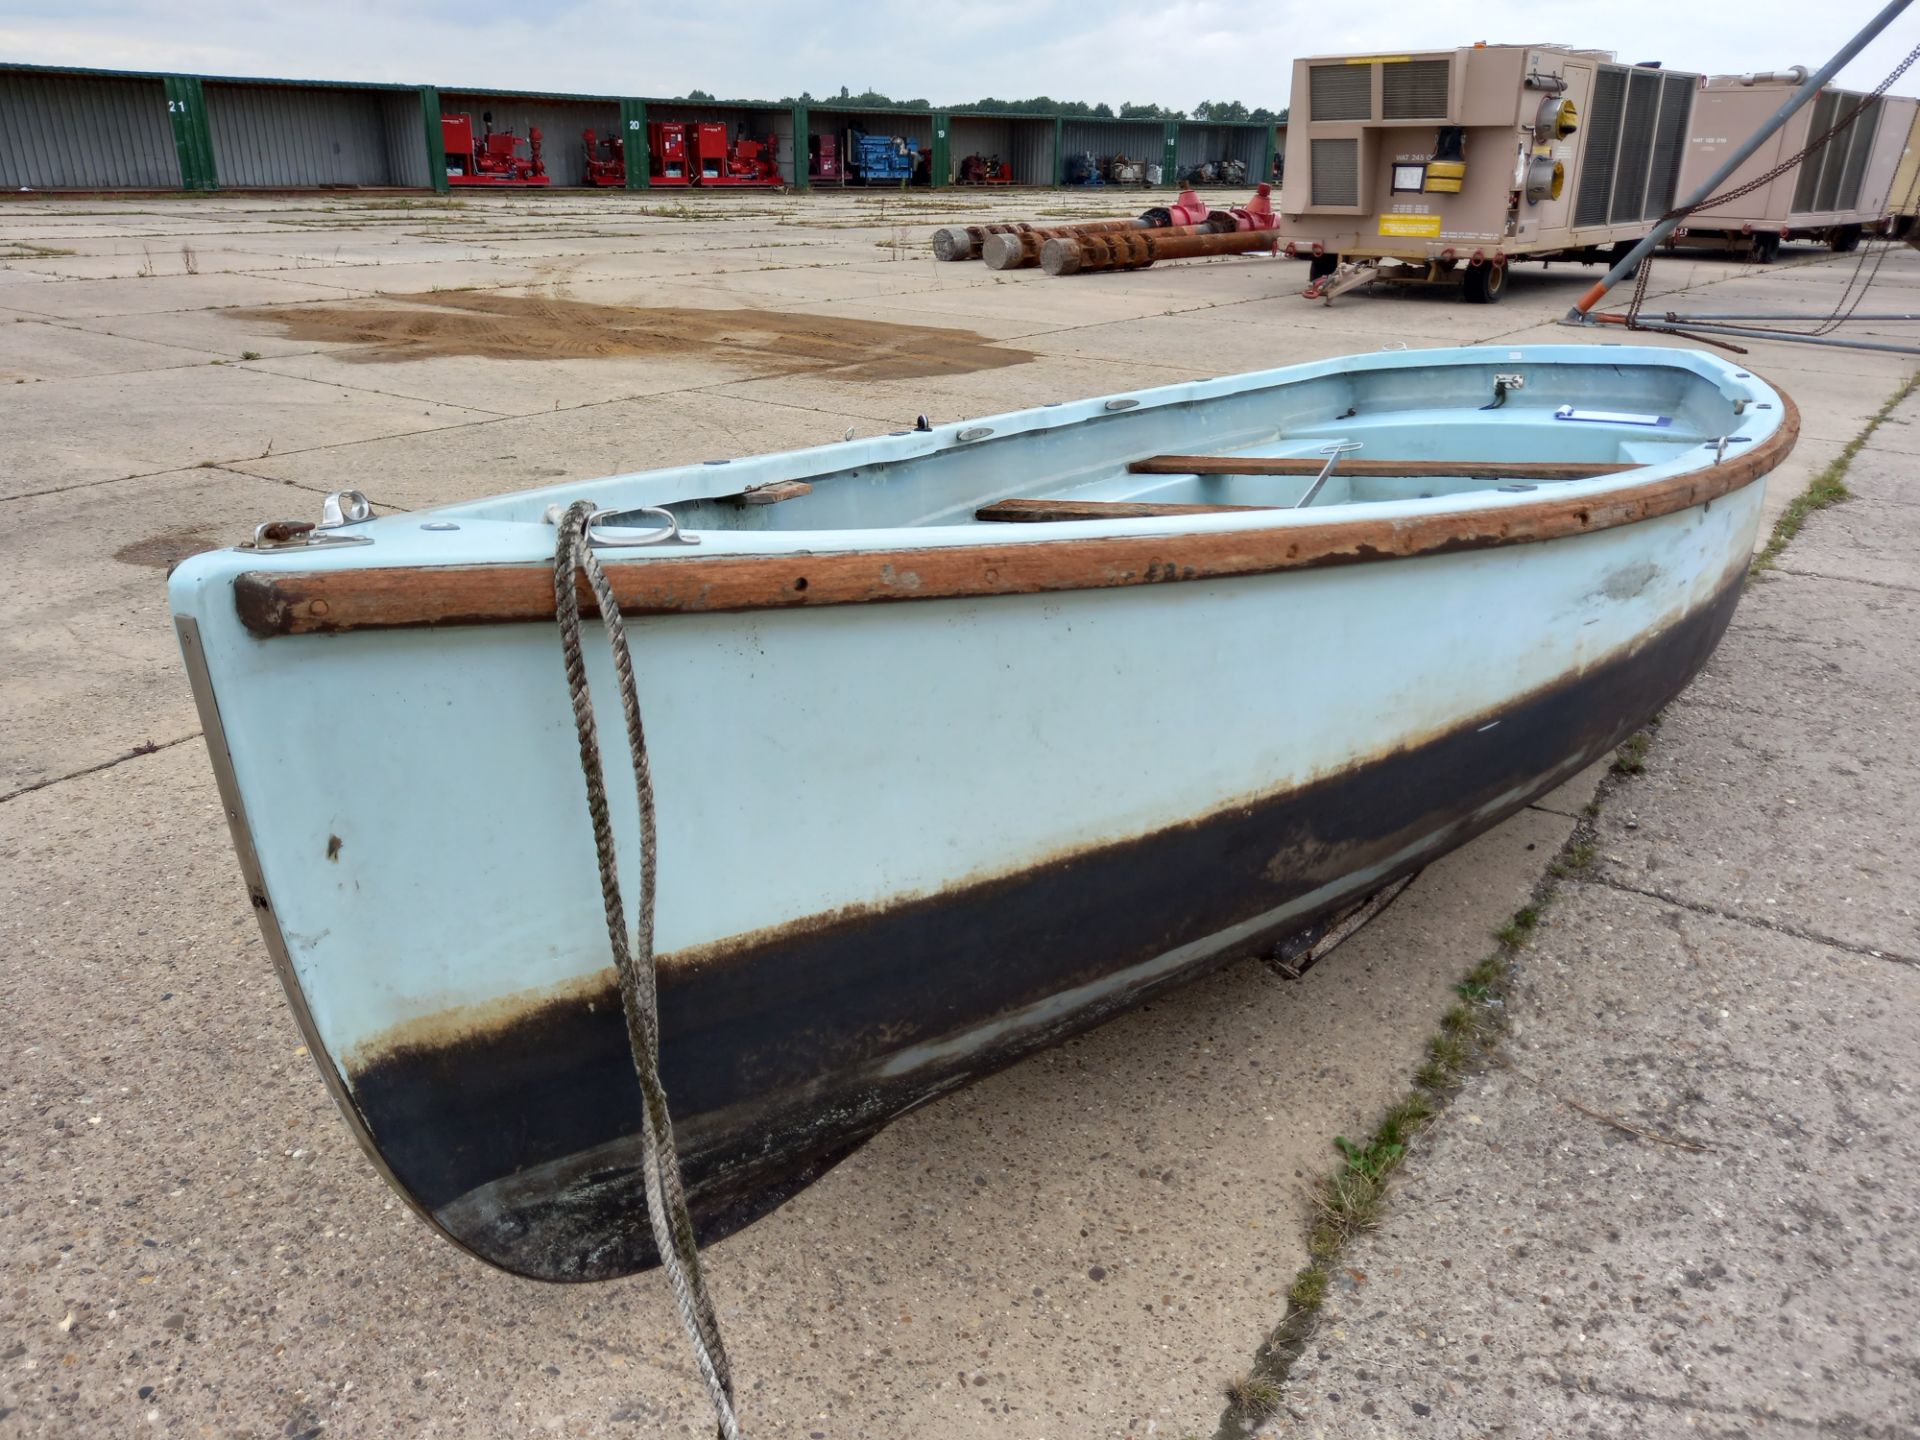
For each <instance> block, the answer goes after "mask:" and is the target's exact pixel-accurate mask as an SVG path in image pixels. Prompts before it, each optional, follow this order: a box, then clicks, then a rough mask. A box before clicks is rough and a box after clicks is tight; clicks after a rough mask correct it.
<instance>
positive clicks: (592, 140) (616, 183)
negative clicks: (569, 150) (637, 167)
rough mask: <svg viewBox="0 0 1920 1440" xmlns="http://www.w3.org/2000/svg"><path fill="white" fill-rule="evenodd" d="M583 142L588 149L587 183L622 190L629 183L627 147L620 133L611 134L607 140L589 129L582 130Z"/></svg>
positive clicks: (581, 137)
mask: <svg viewBox="0 0 1920 1440" xmlns="http://www.w3.org/2000/svg"><path fill="white" fill-rule="evenodd" d="M580 140H581V143H582V144H584V145H585V146H586V151H587V183H588V184H589V185H604V186H606V187H607V188H608V189H610V190H620V189H624V188H625V187H626V183H627V147H626V143H625V142H624V141H622V140H621V138H620V137H619V136H618V135H609V136H607V138H606V139H605V140H602V139H601V138H600V137H599V136H597V135H596V134H594V132H593V131H592V130H591V129H589V130H585V131H582V132H581V135H580Z"/></svg>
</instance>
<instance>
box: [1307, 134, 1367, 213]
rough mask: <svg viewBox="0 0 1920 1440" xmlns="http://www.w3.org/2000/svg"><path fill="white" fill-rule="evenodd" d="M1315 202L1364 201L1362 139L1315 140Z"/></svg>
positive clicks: (1313, 160)
mask: <svg viewBox="0 0 1920 1440" xmlns="http://www.w3.org/2000/svg"><path fill="white" fill-rule="evenodd" d="M1312 163H1313V203H1314V204H1316V205H1358V204H1359V203H1360V142H1359V141H1358V140H1315V141H1314V142H1313V149H1312Z"/></svg>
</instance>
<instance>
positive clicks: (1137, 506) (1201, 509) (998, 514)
mask: <svg viewBox="0 0 1920 1440" xmlns="http://www.w3.org/2000/svg"><path fill="white" fill-rule="evenodd" d="M1282 508H1284V507H1282V506H1278V505H1155V504H1151V503H1148V502H1145V501H1138V500H996V501H995V502H994V503H993V504H991V505H982V506H981V507H980V508H979V509H978V510H976V511H974V512H973V518H974V519H976V520H1010V521H1028V522H1031V521H1047V520H1147V519H1151V518H1153V517H1154V516H1156V515H1225V514H1227V513H1228V512H1230V511H1234V510H1278V509H1282Z"/></svg>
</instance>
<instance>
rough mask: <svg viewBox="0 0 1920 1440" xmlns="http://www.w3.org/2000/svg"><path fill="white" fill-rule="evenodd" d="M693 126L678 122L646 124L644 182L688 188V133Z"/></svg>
mask: <svg viewBox="0 0 1920 1440" xmlns="http://www.w3.org/2000/svg"><path fill="white" fill-rule="evenodd" d="M692 128H693V127H692V126H689V125H682V124H681V123H680V122H679V121H677V120H649V121H648V122H647V183H648V184H650V185H654V186H660V185H691V184H692V183H693V172H692V171H691V170H690V169H689V168H688V166H687V131H688V130H690V129H692Z"/></svg>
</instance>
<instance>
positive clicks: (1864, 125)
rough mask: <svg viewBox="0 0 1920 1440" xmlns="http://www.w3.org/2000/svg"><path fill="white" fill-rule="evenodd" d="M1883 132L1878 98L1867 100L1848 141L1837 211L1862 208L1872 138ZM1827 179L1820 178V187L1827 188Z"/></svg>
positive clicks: (1836, 206)
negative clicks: (1863, 186)
mask: <svg viewBox="0 0 1920 1440" xmlns="http://www.w3.org/2000/svg"><path fill="white" fill-rule="evenodd" d="M1879 129H1880V101H1879V100H1878V98H1875V99H1872V100H1869V101H1867V104H1866V108H1865V109H1863V110H1861V112H1860V117H1859V118H1858V119H1857V120H1855V121H1854V122H1853V128H1852V129H1851V130H1850V131H1849V132H1848V133H1849V135H1850V136H1851V138H1850V139H1849V140H1848V142H1847V165H1846V170H1845V172H1844V173H1843V174H1842V175H1841V177H1840V193H1839V195H1838V196H1837V197H1836V199H1835V201H1834V208H1835V209H1836V210H1856V209H1858V208H1859V206H1860V182H1861V181H1862V180H1864V179H1866V176H1867V156H1868V153H1869V152H1870V151H1871V150H1872V149H1873V139H1874V136H1875V134H1876V133H1877V132H1878V131H1879ZM1825 183H1826V181H1825V177H1824V176H1822V177H1821V186H1822V188H1823V189H1824V188H1825Z"/></svg>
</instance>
